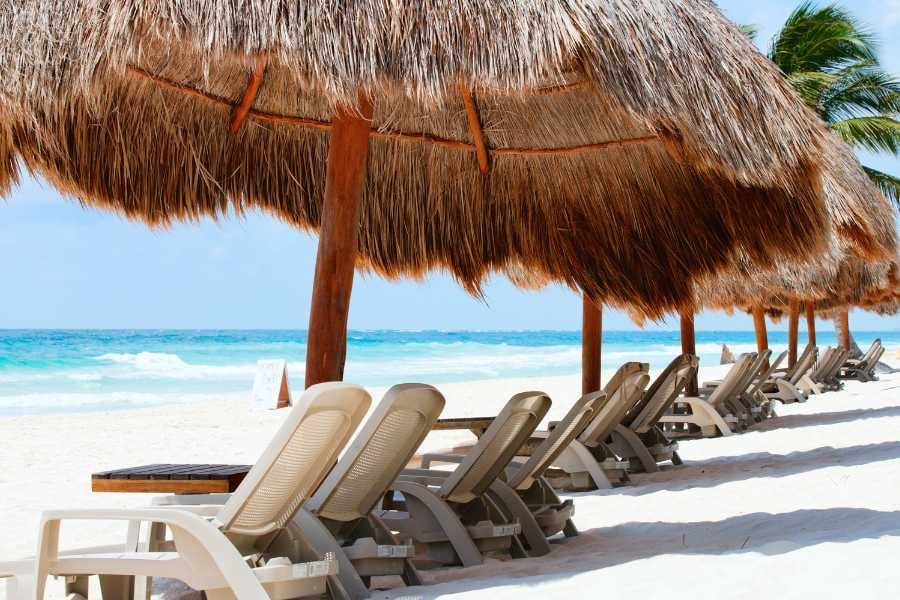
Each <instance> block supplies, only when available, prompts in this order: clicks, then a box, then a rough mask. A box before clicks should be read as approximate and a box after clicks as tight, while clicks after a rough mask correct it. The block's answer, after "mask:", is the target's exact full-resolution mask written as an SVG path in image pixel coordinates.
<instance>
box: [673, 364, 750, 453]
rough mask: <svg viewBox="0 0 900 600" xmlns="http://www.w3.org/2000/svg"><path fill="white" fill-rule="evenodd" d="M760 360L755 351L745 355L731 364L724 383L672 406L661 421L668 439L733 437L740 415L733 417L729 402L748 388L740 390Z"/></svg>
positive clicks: (679, 400)
mask: <svg viewBox="0 0 900 600" xmlns="http://www.w3.org/2000/svg"><path fill="white" fill-rule="evenodd" d="M757 358H758V356H757V354H756V353H755V352H753V353H748V354H742V355H741V356H740V357H739V358H738V359H737V361H736V362H735V363H734V365H732V367H731V369H730V370H729V371H728V374H727V375H726V376H725V379H723V380H722V384H721V385H718V386H716V387H714V388H711V389H709V388H707V390H709V391H708V394H707V393H704V392H703V391H702V390H701V394H700V395H698V396H696V397H690V396H682V397H680V398H678V400H676V401H675V403H674V404H673V406H672V408H671V410H670V412H669V413H667V414H665V415H663V416H662V417H661V418H660V420H659V422H660V423H661V424H662V425H663V431H664V432H665V434H666V436H667V437H669V438H691V437H715V436H716V435H723V436H728V435H731V434H732V433H733V432H732V428H734V429H736V428H737V427H738V418H737V416H735V415H733V414H731V410H730V409H729V408H728V404H727V403H726V401H730V400H732V397H733V396H734V395H735V394H738V393H740V392H742V391H744V390H745V389H746V387H744V389H738V388H739V387H740V386H741V385H742V384H743V383H745V382H746V381H747V374H748V373H752V372H753V367H754V365H755V364H756V359H757Z"/></svg>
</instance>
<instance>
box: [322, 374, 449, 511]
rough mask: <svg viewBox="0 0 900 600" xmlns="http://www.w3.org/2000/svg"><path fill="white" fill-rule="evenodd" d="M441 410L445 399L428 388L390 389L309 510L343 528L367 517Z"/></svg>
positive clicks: (407, 385)
mask: <svg viewBox="0 0 900 600" xmlns="http://www.w3.org/2000/svg"><path fill="white" fill-rule="evenodd" d="M443 409H444V397H443V396H442V395H441V393H440V392H439V391H437V390H436V389H435V388H433V387H431V386H430V385H424V384H416V383H405V384H401V385H395V386H394V387H392V388H391V389H389V390H388V391H387V393H386V394H385V395H384V398H383V399H382V400H381V402H380V403H379V404H378V406H376V407H375V410H374V411H373V412H372V414H371V415H370V416H369V418H368V419H367V420H366V423H365V425H363V427H362V429H360V431H359V433H358V434H357V435H356V438H355V439H354V440H353V442H352V443H351V444H350V446H349V447H348V448H347V451H346V452H344V455H343V456H341V459H340V460H339V461H338V463H337V465H335V467H334V468H333V469H332V470H331V472H330V473H329V474H328V477H326V478H325V481H323V482H322V485H320V486H319V489H318V490H316V493H315V494H313V497H312V498H310V499H309V501H308V502H307V503H306V509H308V510H309V511H310V512H312V513H314V514H316V515H318V516H320V517H324V518H326V519H331V520H334V521H342V522H349V521H355V520H356V519H361V518H363V517H365V516H367V515H368V514H369V513H370V512H371V511H372V509H373V508H374V507H375V505H376V504H377V502H378V500H379V499H380V498H381V497H382V496H384V493H385V492H386V491H387V490H388V488H389V487H390V485H391V483H393V481H394V480H395V479H396V478H397V475H399V474H400V471H402V470H403V468H404V467H405V466H406V465H407V464H408V463H409V461H410V459H412V457H413V455H414V454H415V453H416V450H417V449H418V448H419V446H420V445H421V444H422V440H424V439H425V436H427V435H428V432H429V431H431V428H432V426H434V423H435V421H437V419H438V417H439V416H440V415H441V411H442V410H443Z"/></svg>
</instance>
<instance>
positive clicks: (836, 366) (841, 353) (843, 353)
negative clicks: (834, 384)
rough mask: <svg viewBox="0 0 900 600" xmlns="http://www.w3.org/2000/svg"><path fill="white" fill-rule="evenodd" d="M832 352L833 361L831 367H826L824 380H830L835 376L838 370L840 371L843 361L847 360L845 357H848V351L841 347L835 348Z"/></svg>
mask: <svg viewBox="0 0 900 600" xmlns="http://www.w3.org/2000/svg"><path fill="white" fill-rule="evenodd" d="M834 354H835V357H834V361H832V363H831V368H829V369H828V373H826V375H825V380H826V381H831V380H832V379H834V378H835V377H837V374H838V372H840V370H841V368H842V367H843V366H844V363H845V362H847V359H848V358H849V357H850V351H849V350H844V349H843V348H836V349H835V353H834Z"/></svg>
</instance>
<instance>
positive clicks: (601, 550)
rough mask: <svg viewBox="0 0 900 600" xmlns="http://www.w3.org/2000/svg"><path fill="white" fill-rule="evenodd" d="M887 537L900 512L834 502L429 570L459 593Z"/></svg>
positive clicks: (605, 532)
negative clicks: (635, 565) (656, 560)
mask: <svg viewBox="0 0 900 600" xmlns="http://www.w3.org/2000/svg"><path fill="white" fill-rule="evenodd" d="M883 536H896V537H900V512H883V511H876V510H869V509H862V508H831V509H822V510H797V511H794V512H790V513H783V514H776V515H773V514H768V513H753V514H747V515H740V516H735V517H730V518H728V519H724V520H722V521H710V522H695V523H666V522H660V523H644V522H631V523H623V524H621V525H617V526H615V527H606V528H601V529H591V530H587V531H583V532H582V534H581V535H580V536H578V537H576V538H572V539H568V540H565V541H562V542H561V543H559V544H554V549H553V552H552V553H551V554H550V555H549V556H545V557H541V558H536V559H521V560H514V561H510V562H506V563H504V564H503V565H502V567H501V568H498V566H497V564H496V563H495V562H488V563H486V564H485V565H482V566H479V567H472V568H469V569H465V570H462V569H450V570H440V571H435V572H429V573H427V574H426V578H427V580H428V581H429V582H431V583H435V584H437V583H441V582H446V581H453V583H454V590H453V591H454V592H456V593H458V592H461V591H474V590H483V591H487V590H486V588H485V582H484V580H483V579H482V578H484V577H491V586H502V585H512V584H516V585H522V584H525V585H528V583H529V581H528V579H527V578H528V577H534V576H536V575H538V574H539V573H542V575H540V577H541V580H540V581H539V580H537V579H534V580H533V581H534V583H535V584H539V583H541V582H546V581H547V580H552V579H565V578H568V577H572V576H573V575H577V574H578V573H583V572H585V571H589V570H597V569H604V568H608V567H613V566H616V565H621V564H624V563H629V562H632V561H637V560H643V559H648V558H652V557H654V556H660V555H664V554H668V555H717V556H720V555H727V554H740V553H747V552H755V553H761V554H765V555H768V556H776V555H780V554H785V553H788V552H792V551H795V550H798V549H801V548H804V547H808V546H815V545H818V544H823V543H850V542H854V541H857V540H862V539H878V538H881V537H883ZM548 573H553V575H548ZM470 578H478V579H480V581H479V580H470ZM398 592H401V591H400V590H395V591H394V593H393V594H392V595H396V596H413V597H426V598H427V597H434V596H437V595H439V594H440V593H441V592H442V590H441V586H438V587H431V586H429V587H423V588H416V589H414V590H408V594H403V593H402V592H401V593H399V594H398Z"/></svg>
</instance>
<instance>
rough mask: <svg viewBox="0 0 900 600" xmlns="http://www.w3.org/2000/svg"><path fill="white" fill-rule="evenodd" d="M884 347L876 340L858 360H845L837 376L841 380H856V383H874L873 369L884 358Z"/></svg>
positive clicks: (875, 378)
mask: <svg viewBox="0 0 900 600" xmlns="http://www.w3.org/2000/svg"><path fill="white" fill-rule="evenodd" d="M884 352H885V349H884V346H882V344H881V340H880V339H876V340H875V341H874V342H872V345H871V346H869V349H868V350H866V353H865V354H863V355H862V357H861V358H859V359H853V358H850V359H847V360H846V361H845V362H844V364H843V366H842V367H841V370H840V373H839V375H838V377H839V378H841V379H856V380H857V381H863V382H865V381H876V380H877V379H878V376H877V375H876V374H875V367H876V366H877V365H878V361H879V360H881V357H882V356H884Z"/></svg>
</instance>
